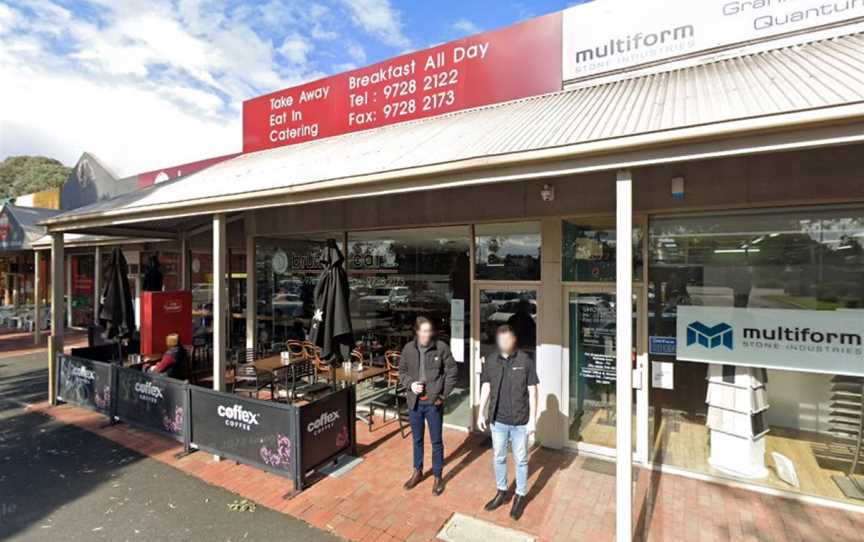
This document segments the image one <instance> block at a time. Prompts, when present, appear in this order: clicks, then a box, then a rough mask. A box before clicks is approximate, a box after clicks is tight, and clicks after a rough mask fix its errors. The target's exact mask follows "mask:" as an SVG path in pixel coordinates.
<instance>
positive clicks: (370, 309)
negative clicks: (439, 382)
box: [347, 227, 471, 426]
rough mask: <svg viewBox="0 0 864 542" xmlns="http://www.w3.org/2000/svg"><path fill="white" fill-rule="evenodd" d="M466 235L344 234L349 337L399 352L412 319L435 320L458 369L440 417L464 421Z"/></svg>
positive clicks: (375, 349) (458, 230) (438, 231)
mask: <svg viewBox="0 0 864 542" xmlns="http://www.w3.org/2000/svg"><path fill="white" fill-rule="evenodd" d="M469 240H470V234H469V230H468V228H467V227H444V228H424V229H412V230H396V231H383V232H364V233H350V234H349V235H348V253H347V262H348V279H349V282H350V285H351V318H352V323H353V325H354V333H355V335H356V338H357V339H358V340H359V341H361V342H362V345H363V348H364V349H365V350H367V351H368V352H369V353H371V354H372V355H373V356H375V355H379V356H380V355H383V353H384V352H385V351H386V350H400V349H401V348H402V347H403V346H404V345H405V343H407V342H408V341H410V340H411V339H412V338H413V336H414V331H413V324H414V320H415V319H416V318H417V316H425V317H427V318H429V319H430V320H432V321H433V322H434V323H435V326H436V327H437V329H438V337H439V339H442V340H444V341H445V342H447V343H448V344H449V345H450V347H451V349H452V350H453V356H454V357H455V358H456V361H457V363H458V365H459V383H458V385H457V388H456V390H455V391H454V393H453V395H452V396H451V397H450V398H449V399H448V401H447V404H446V405H445V420H446V421H447V422H448V423H452V424H455V425H462V426H468V425H469V424H470V416H471V408H470V392H469V389H470V388H469V376H470V371H469V358H468V356H469V349H468V340H469V338H470V334H469V329H468V326H469V323H470V321H471V318H470V314H471V313H470V310H471V308H470V299H471V296H470V295H469V292H470V271H469V269H470V260H469V254H470V242H469Z"/></svg>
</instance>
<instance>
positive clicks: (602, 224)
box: [562, 218, 643, 282]
mask: <svg viewBox="0 0 864 542" xmlns="http://www.w3.org/2000/svg"><path fill="white" fill-rule="evenodd" d="M562 233H563V235H562V244H563V246H562V263H563V275H562V278H563V280H564V281H570V282H575V281H579V282H614V281H615V245H616V241H615V219H614V218H610V219H586V220H579V221H575V220H565V221H564V222H563V232H562ZM642 246H643V245H642V228H641V227H638V226H637V227H635V228H633V278H634V279H635V280H642V261H643V260H642Z"/></svg>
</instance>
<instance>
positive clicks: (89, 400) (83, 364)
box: [57, 354, 112, 414]
mask: <svg viewBox="0 0 864 542" xmlns="http://www.w3.org/2000/svg"><path fill="white" fill-rule="evenodd" d="M57 365H58V378H57V398H58V399H60V400H61V401H63V402H66V403H74V404H76V405H79V406H83V407H87V408H89V409H92V410H95V411H97V412H101V413H103V414H108V413H109V412H110V410H111V390H112V383H111V364H110V363H102V362H100V361H93V360H89V359H84V358H78V357H72V356H66V355H63V354H61V355H58V356H57Z"/></svg>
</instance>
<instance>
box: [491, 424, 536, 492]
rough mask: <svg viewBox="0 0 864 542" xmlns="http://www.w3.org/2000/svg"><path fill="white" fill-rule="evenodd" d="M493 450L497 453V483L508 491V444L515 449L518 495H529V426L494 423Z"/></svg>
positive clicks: (503, 489) (500, 488) (499, 487)
mask: <svg viewBox="0 0 864 542" xmlns="http://www.w3.org/2000/svg"><path fill="white" fill-rule="evenodd" d="M491 429H492V448H493V449H494V451H495V458H494V459H495V483H497V484H498V489H499V490H501V491H507V487H508V486H507V444H510V447H511V448H513V460H514V461H515V462H516V494H517V495H519V496H521V497H524V496H525V495H526V494H527V493H528V426H527V425H507V424H505V423H499V422H493V423H492V427H491Z"/></svg>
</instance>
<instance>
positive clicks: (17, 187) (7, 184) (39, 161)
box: [0, 156, 72, 198]
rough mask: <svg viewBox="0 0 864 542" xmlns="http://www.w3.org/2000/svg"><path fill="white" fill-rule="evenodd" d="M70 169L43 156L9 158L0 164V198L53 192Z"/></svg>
mask: <svg viewBox="0 0 864 542" xmlns="http://www.w3.org/2000/svg"><path fill="white" fill-rule="evenodd" d="M70 171H72V168H69V167H66V166H64V165H63V164H61V163H60V162H59V161H57V160H54V159H53V158H46V157H44V156H10V157H8V158H6V159H5V160H3V162H0V198H14V197H17V196H23V195H24V194H30V193H33V192H40V191H43V190H54V189H56V188H59V187H60V185H62V184H63V183H64V182H65V181H66V178H67V177H69V172H70Z"/></svg>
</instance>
